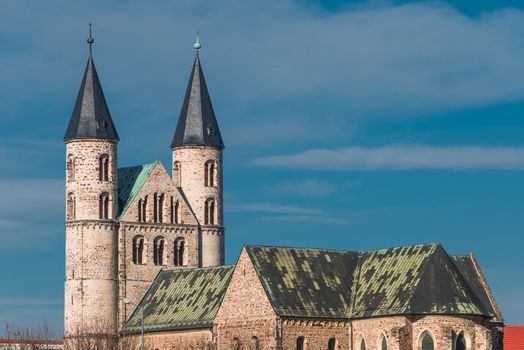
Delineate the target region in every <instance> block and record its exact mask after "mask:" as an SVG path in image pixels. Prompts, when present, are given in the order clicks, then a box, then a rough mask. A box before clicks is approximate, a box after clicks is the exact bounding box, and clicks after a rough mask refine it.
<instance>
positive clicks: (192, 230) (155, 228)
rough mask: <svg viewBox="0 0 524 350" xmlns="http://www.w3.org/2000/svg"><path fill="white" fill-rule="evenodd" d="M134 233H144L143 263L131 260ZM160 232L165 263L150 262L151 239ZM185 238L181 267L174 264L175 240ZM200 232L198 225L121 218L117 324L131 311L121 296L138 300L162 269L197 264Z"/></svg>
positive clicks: (151, 251) (142, 234) (151, 259)
mask: <svg viewBox="0 0 524 350" xmlns="http://www.w3.org/2000/svg"><path fill="white" fill-rule="evenodd" d="M137 235H140V236H143V237H144V242H145V245H144V260H143V263H142V264H134V263H133V238H134V237H135V236H137ZM158 236H162V237H164V241H165V249H164V264H163V265H155V264H154V263H153V243H154V239H155V237H158ZM180 237H181V238H184V239H185V242H186V245H187V246H186V250H185V257H184V261H186V262H187V263H186V264H185V265H184V266H183V267H176V266H175V265H174V242H175V240H176V239H177V238H180ZM198 245H199V235H198V226H195V225H171V224H152V223H151V224H148V223H145V224H144V223H142V224H140V223H128V222H123V223H121V225H120V229H119V281H120V291H119V292H120V298H119V309H120V315H119V326H120V327H122V326H123V325H124V323H125V321H126V320H127V319H128V318H129V316H130V315H131V313H132V312H133V310H134V308H135V305H125V304H124V303H123V299H124V298H128V299H130V300H131V301H133V302H134V303H135V304H137V303H138V302H139V301H140V300H141V299H142V297H143V296H144V294H145V292H146V291H147V289H148V288H149V287H150V286H151V283H152V282H153V280H154V279H155V277H156V276H157V274H158V272H159V271H160V270H162V269H174V268H185V267H198V266H199V249H198Z"/></svg>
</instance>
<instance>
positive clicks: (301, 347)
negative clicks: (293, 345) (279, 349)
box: [297, 337, 305, 350]
mask: <svg viewBox="0 0 524 350" xmlns="http://www.w3.org/2000/svg"><path fill="white" fill-rule="evenodd" d="M304 349H305V348H304V337H298V338H297V350H304Z"/></svg>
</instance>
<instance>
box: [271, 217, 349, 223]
mask: <svg viewBox="0 0 524 350" xmlns="http://www.w3.org/2000/svg"><path fill="white" fill-rule="evenodd" d="M261 220H263V221H274V222H279V221H280V222H291V223H293V222H294V223H314V224H325V225H349V224H350V221H349V220H347V219H344V218H337V217H332V216H324V215H313V216H309V215H281V216H266V217H263V218H261Z"/></svg>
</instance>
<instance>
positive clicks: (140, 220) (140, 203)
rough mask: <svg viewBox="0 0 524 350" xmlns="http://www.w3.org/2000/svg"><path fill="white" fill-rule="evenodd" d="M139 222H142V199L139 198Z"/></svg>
mask: <svg viewBox="0 0 524 350" xmlns="http://www.w3.org/2000/svg"><path fill="white" fill-rule="evenodd" d="M138 222H142V200H141V199H139V200H138Z"/></svg>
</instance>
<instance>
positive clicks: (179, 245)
mask: <svg viewBox="0 0 524 350" xmlns="http://www.w3.org/2000/svg"><path fill="white" fill-rule="evenodd" d="M185 251H186V240H185V239H184V238H182V237H179V238H177V239H176V240H175V251H174V263H175V266H184V265H186V262H185V261H184V254H185Z"/></svg>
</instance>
